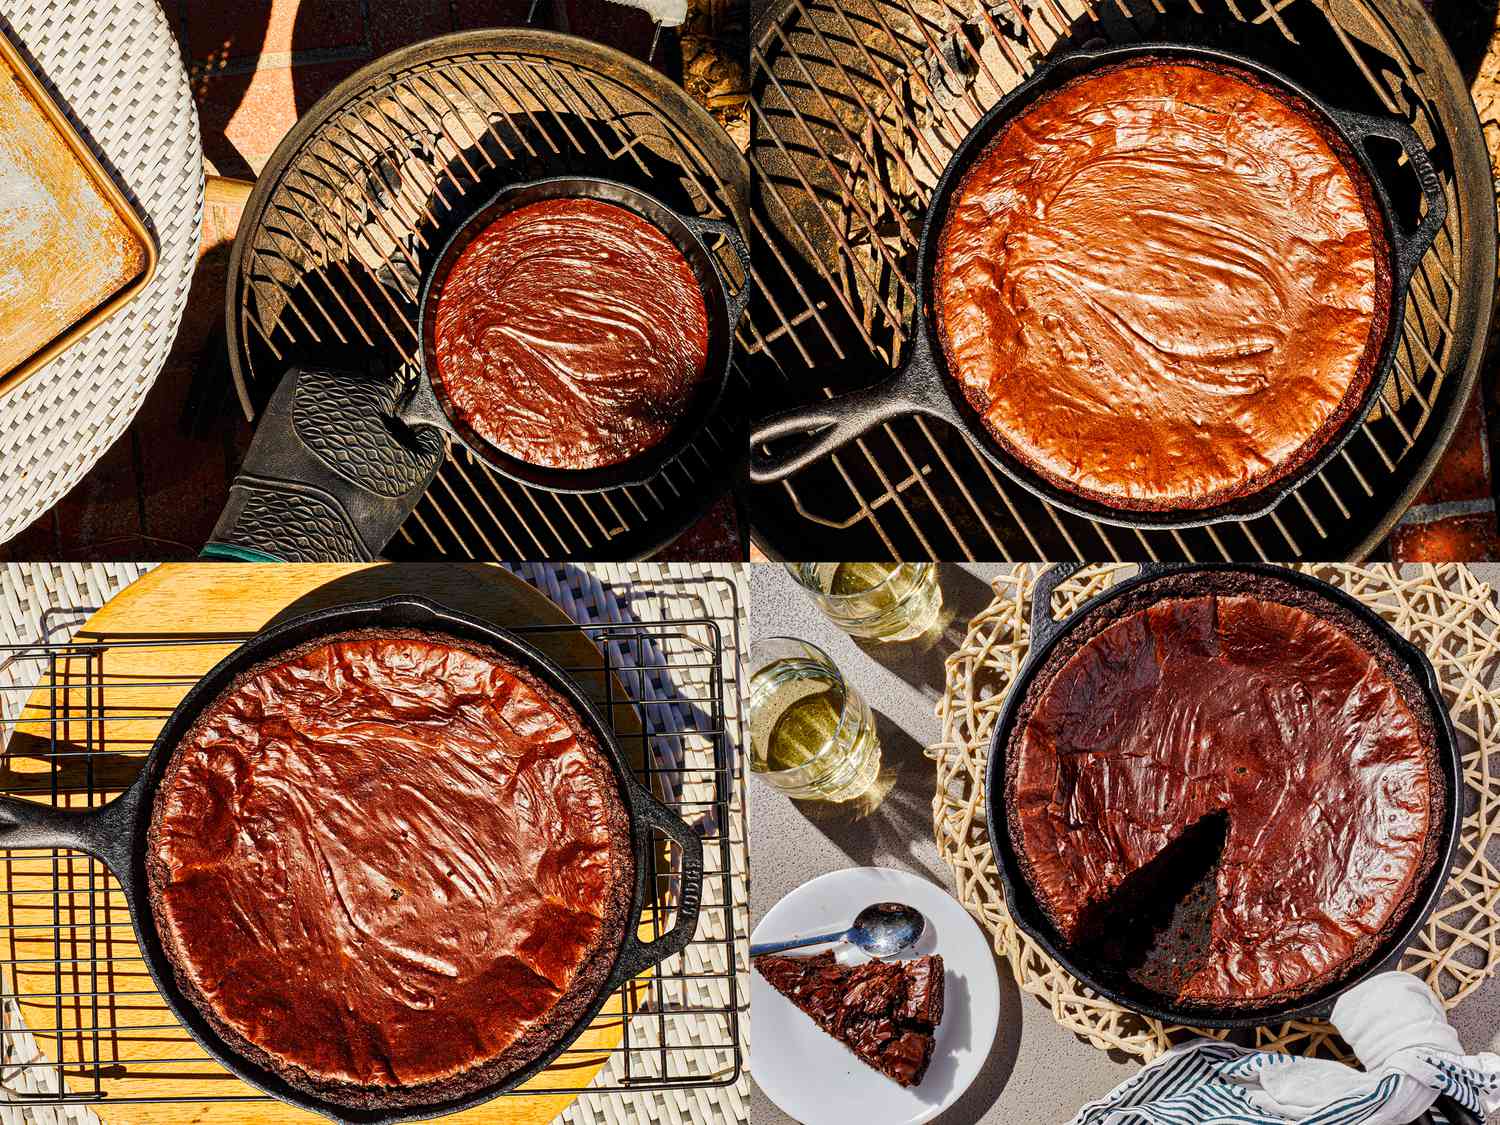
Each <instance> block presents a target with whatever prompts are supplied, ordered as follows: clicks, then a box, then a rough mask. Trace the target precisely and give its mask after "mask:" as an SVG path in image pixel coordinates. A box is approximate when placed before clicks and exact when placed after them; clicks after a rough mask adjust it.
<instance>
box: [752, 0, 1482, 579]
mask: <svg viewBox="0 0 1500 1125" xmlns="http://www.w3.org/2000/svg"><path fill="white" fill-rule="evenodd" d="M1142 40H1171V41H1180V42H1187V43H1199V44H1202V45H1212V46H1220V47H1225V48H1230V49H1234V50H1238V51H1240V52H1242V53H1245V54H1248V55H1252V56H1254V57H1257V58H1260V59H1262V60H1264V61H1265V62H1266V63H1267V64H1269V65H1271V66H1274V67H1276V68H1277V69H1280V70H1281V71H1283V72H1284V73H1287V74H1289V75H1291V76H1292V77H1293V78H1294V79H1296V80H1298V81H1299V82H1301V83H1303V84H1304V85H1306V86H1307V87H1309V88H1310V89H1311V90H1313V91H1314V92H1315V93H1317V94H1320V95H1322V96H1324V97H1326V98H1327V99H1328V100H1329V101H1330V103H1332V104H1335V105H1340V106H1344V107H1347V108H1352V109H1362V110H1365V111H1367V112H1380V113H1387V114H1394V115H1397V116H1401V117H1403V118H1405V119H1406V120H1408V121H1410V122H1411V123H1412V124H1413V126H1414V127H1415V128H1416V130H1417V132H1418V133H1419V134H1420V135H1421V137H1422V139H1423V141H1424V142H1425V143H1426V144H1427V146H1428V148H1429V151H1431V152H1432V154H1433V157H1434V160H1435V161H1436V163H1437V166H1438V168H1439V170H1440V171H1441V172H1442V175H1443V180H1444V186H1445V190H1446V192H1447V194H1448V198H1449V216H1448V220H1447V223H1446V225H1445V228H1444V230H1443V231H1442V232H1440V234H1439V235H1438V240H1437V243H1436V245H1435V247H1434V248H1433V250H1432V251H1430V252H1429V253H1428V254H1427V256H1426V259H1425V260H1424V262H1423V264H1422V268H1421V269H1420V271H1419V272H1418V274H1417V276H1416V278H1415V279H1414V280H1413V283H1412V288H1411V298H1410V301H1409V303H1408V307H1407V311H1406V320H1405V324H1404V326H1403V327H1404V331H1403V336H1402V341H1401V344H1400V346H1399V348H1398V352H1397V356H1396V362H1395V367H1394V369H1393V373H1392V376H1391V379H1390V381H1389V383H1388V384H1387V388H1386V393H1385V398H1384V401H1383V402H1382V403H1381V404H1379V405H1378V406H1377V407H1376V410H1375V412H1374V413H1373V414H1372V415H1371V417H1370V419H1369V420H1368V421H1367V422H1366V423H1365V424H1364V425H1363V426H1362V427H1361V428H1360V430H1359V431H1358V432H1357V433H1356V434H1355V435H1354V436H1353V437H1352V439H1351V440H1350V442H1349V444H1348V445H1347V446H1346V447H1345V449H1344V451H1343V453H1342V454H1341V455H1340V456H1338V457H1336V458H1335V459H1334V460H1333V461H1332V462H1331V463H1330V464H1329V466H1328V467H1327V468H1326V469H1325V470H1324V471H1323V472H1322V473H1320V474H1319V475H1318V476H1317V477H1315V478H1314V479H1312V480H1310V481H1309V482H1308V483H1307V484H1305V485H1304V486H1303V487H1302V488H1301V489H1299V490H1297V491H1296V492H1294V493H1292V494H1291V495H1290V496H1288V497H1287V498H1286V499H1285V500H1284V501H1283V502H1282V503H1281V504H1280V505H1279V506H1278V507H1277V508H1276V509H1275V510H1274V511H1272V512H1271V513H1270V514H1269V515H1267V516H1264V517H1261V518H1259V519H1256V520H1252V521H1242V522H1237V523H1226V524H1220V525H1218V526H1216V527H1210V528H1204V529H1190V530H1183V531H1138V530H1133V529H1127V528H1118V527H1112V526H1104V525H1101V524H1098V523H1095V522H1092V521H1090V520H1087V519H1084V518H1081V517H1077V516H1073V515H1071V514H1068V513H1064V512H1061V511H1059V510H1057V509H1055V508H1052V507H1051V506H1049V505H1047V504H1044V503H1042V502H1041V501H1039V500H1037V499H1036V498H1034V497H1032V496H1031V495H1030V494H1029V493H1027V492H1026V491H1024V490H1023V489H1021V488H1020V487H1019V486H1018V485H1016V484H1014V483H1013V482H1011V481H1009V480H1008V479H1007V478H1005V477H1003V476H1002V475H1001V474H999V473H998V471H996V470H995V469H993V468H992V467H991V466H990V465H989V463H988V462H987V461H985V460H983V459H982V457H980V455H979V454H977V453H976V452H975V451H974V450H973V449H972V448H971V447H970V446H969V445H968V444H967V442H966V441H964V440H963V439H962V436H961V435H958V434H952V433H949V432H948V427H947V426H946V424H944V423H941V422H936V421H931V420H929V419H926V418H906V419H901V420H899V421H897V422H894V423H889V424H887V425H885V426H883V427H880V428H878V429H876V430H874V431H871V432H870V433H869V434H867V435H865V436H864V437H863V438H862V439H860V440H858V441H857V442H852V443H850V444H849V445H847V446H845V447H844V448H843V449H842V450H840V451H838V452H837V453H834V454H831V455H829V456H828V457H825V458H824V459H823V460H822V461H821V462H819V463H818V464H817V465H815V466H813V467H812V468H810V469H808V470H806V471H804V472H803V473H801V474H799V475H798V476H797V477H795V478H793V479H791V480H789V481H786V482H783V483H781V484H776V485H766V486H762V487H759V488H757V489H756V490H755V494H754V496H753V499H752V504H751V508H752V515H753V519H754V523H755V531H756V536H757V539H758V541H759V542H761V544H762V545H763V546H764V547H765V548H766V549H767V550H768V551H770V552H772V553H775V554H781V555H785V556H786V557H795V558H834V557H843V558H852V557H859V558H864V557H874V556H880V555H890V556H893V557H896V558H915V557H923V558H927V557H931V558H955V557H962V558H982V559H988V558H1002V559H1013V558H1022V559H1024V558H1048V559H1052V558H1070V557H1071V558H1083V559H1122V560H1124V559H1173V558H1182V559H1220V558H1223V559H1246V558H1249V559H1254V558H1261V559H1277V560H1290V559H1296V558H1302V557H1312V558H1338V557H1343V556H1357V555H1364V554H1367V553H1368V552H1370V551H1371V550H1372V549H1374V547H1375V546H1376V545H1377V544H1378V543H1379V542H1380V540H1381V539H1383V537H1384V536H1385V534H1386V532H1387V531H1388V530H1389V529H1390V526H1391V525H1392V524H1393V523H1394V521H1395V519H1396V518H1397V517H1398V516H1399V515H1400V513H1401V512H1402V511H1404V510H1405V508H1406V506H1407V505H1408V504H1409V503H1410V502H1411V500H1412V499H1413V498H1414V496H1415V494H1416V492H1417V490H1418V489H1419V488H1420V487H1421V485H1422V484H1423V483H1424V482H1425V481H1426V479H1427V477H1428V475H1430V473H1431V470H1432V468H1433V466H1434V465H1435V464H1436V461H1437V458H1438V457H1439V456H1440V455H1441V453H1442V449H1443V446H1444V445H1445V443H1446V442H1447V440H1448V438H1449V436H1451V433H1452V429H1453V427H1454V425H1456V423H1457V419H1458V415H1459V412H1460V410H1461V409H1462V407H1463V405H1464V404H1465V402H1466V401H1467V399H1468V397H1469V395H1470V393H1471V391H1472V389H1473V386H1474V383H1475V380H1476V378H1477V374H1478V366H1479V361H1480V358H1481V352H1482V348H1483V341H1484V338H1485V333H1486V331H1487V327H1488V321H1489V315H1490V301H1491V296H1492V290H1493V284H1494V262H1493V257H1494V245H1495V233H1494V229H1495V228H1494V203H1493V197H1492V195H1491V192H1490V188H1489V163H1488V158H1487V155H1486V151H1485V147H1484V143H1483V138H1482V136H1481V135H1480V133H1479V129H1478V122H1477V120H1476V118H1475V116H1474V111H1473V107H1472V103H1471V102H1470V101H1469V98H1468V94H1467V91H1466V90H1465V89H1464V86H1463V82H1462V80H1461V78H1460V76H1459V74H1458V72H1457V69H1456V67H1455V66H1454V65H1453V63H1452V60H1451V57H1449V56H1448V54H1447V48H1446V47H1445V46H1444V45H1443V43H1442V41H1441V39H1440V37H1439V36H1438V33H1437V31H1436V29H1435V28H1434V27H1433V25H1432V23H1431V21H1430V20H1429V19H1428V17H1427V16H1426V15H1425V13H1423V12H1422V11H1421V10H1420V8H1419V7H1418V5H1417V3H1416V0H1275V2H1273V0H984V2H981V3H979V4H977V5H971V4H962V3H960V2H958V0H952V2H949V0H783V2H781V3H779V4H777V5H776V7H775V10H774V12H767V13H765V14H764V18H763V19H762V20H761V22H760V23H759V24H758V25H757V27H756V29H755V34H754V36H753V42H752V48H751V53H752V58H751V66H752V79H751V90H752V98H751V104H752V112H753V115H754V116H753V120H752V141H751V151H750V162H751V168H752V173H753V177H754V185H755V194H754V198H753V201H752V222H753V224H754V237H755V239H756V241H755V247H756V251H757V260H756V263H755V272H756V275H757V276H756V282H757V298H756V300H755V301H754V302H752V305H751V312H750V317H749V323H748V326H747V327H746V329H745V332H746V334H747V335H748V336H749V337H750V339H751V344H752V347H751V354H750V355H748V356H747V358H746V360H745V364H746V366H747V368H749V369H750V373H751V375H752V377H753V378H756V379H763V380H768V381H771V382H774V383H775V384H776V385H778V386H781V387H784V388H786V391H785V393H786V394H787V395H788V396H789V397H790V398H791V399H793V400H796V401H806V400H809V399H811V398H813V397H815V396H817V395H818V394H820V393H831V392H834V391H837V390H847V389H849V388H850V387H851V386H861V385H865V384H868V383H871V382H874V381H876V380H877V379H878V378H879V377H880V375H881V374H883V373H884V372H886V371H888V370H893V369H894V368H895V366H896V364H897V361H898V360H899V359H900V358H901V357H902V355H903V354H904V351H905V344H906V338H905V337H906V332H907V329H908V325H909V320H910V316H911V312H912V309H913V307H914V302H915V300H916V299H917V295H916V293H915V291H914V288H913V284H914V283H913V279H912V274H913V271H914V268H915V258H916V249H917V238H918V236H919V233H920V229H921V220H922V215H923V213H924V212H925V208H926V205H927V201H928V197H929V194H930V192H931V190H932V188H933V186H934V185H935V183H936V180H937V177H938V175H939V173H940V172H941V171H942V169H943V167H944V165H945V164H946V162H947V159H948V157H949V155H950V154H951V152H952V151H953V149H954V148H955V147H956V146H957V144H958V143H959V141H960V140H961V139H962V138H963V136H964V135H965V134H966V133H967V132H968V131H969V129H970V127H971V126H972V125H973V124H974V123H975V122H976V121H977V120H978V119H979V117H980V116H981V115H982V114H983V113H984V111H985V110H987V109H988V108H989V107H990V106H992V105H994V103H995V102H996V101H998V100H999V99H1000V98H1001V96H1003V95H1004V94H1005V93H1007V92H1008V91H1010V90H1012V89H1014V88H1015V87H1016V86H1017V85H1019V84H1020V82H1021V81H1023V80H1024V78H1025V77H1026V76H1027V75H1029V74H1030V73H1031V71H1032V70H1033V69H1034V68H1035V66H1036V63H1037V61H1038V60H1039V59H1041V58H1044V57H1046V56H1047V55H1048V54H1049V53H1050V52H1052V51H1054V50H1061V49H1069V48H1077V47H1081V46H1084V45H1085V44H1088V43H1090V42H1094V41H1109V42H1131V41H1142ZM1371 156H1372V158H1374V160H1375V162H1376V164H1377V166H1378V167H1379V168H1380V169H1381V171H1382V172H1384V173H1387V174H1386V176H1385V179H1386V181H1387V183H1388V184H1390V185H1391V188H1392V196H1393V201H1394V202H1395V203H1396V207H1397V211H1398V213H1400V214H1402V215H1403V217H1404V218H1405V219H1406V220H1407V221H1411V220H1412V219H1413V218H1414V215H1413V212H1414V211H1415V209H1416V207H1417V199H1418V193H1417V189H1416V181H1415V177H1414V176H1413V175H1412V174H1411V172H1410V170H1409V169H1408V168H1405V167H1402V166H1398V165H1397V163H1396V157H1395V155H1394V154H1393V152H1390V151H1386V150H1385V149H1384V148H1381V149H1378V150H1377V149H1372V150H1371ZM830 371H831V372H833V374H832V375H830V374H829V373H830Z"/></svg>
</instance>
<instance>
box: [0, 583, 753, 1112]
mask: <svg viewBox="0 0 1500 1125" xmlns="http://www.w3.org/2000/svg"><path fill="white" fill-rule="evenodd" d="M149 569H150V565H140V564H86V563H65V564H9V565H4V566H0V643H16V642H19V641H32V640H35V639H37V638H40V637H42V636H43V635H44V633H45V634H46V635H48V636H49V637H50V638H52V639H58V638H60V637H61V636H67V635H71V634H72V633H73V632H74V631H76V630H77V628H78V627H79V626H80V625H81V624H82V622H83V618H82V617H73V618H67V619H61V618H57V617H56V616H54V615H49V611H50V610H53V609H55V607H58V606H97V605H102V604H103V603H104V602H105V601H107V600H109V598H111V597H112V596H113V595H115V594H116V593H118V592H119V591H120V590H122V589H124V588H125V587H126V586H128V585H130V583H131V582H133V581H135V579H136V578H138V577H139V576H140V575H141V574H142V573H143V572H144V571H146V570H149ZM507 569H510V570H512V571H514V572H515V573H516V574H518V575H520V577H521V578H523V579H525V580H526V581H527V582H529V583H530V584H531V585H533V586H535V587H536V588H537V589H539V590H540V591H541V592H542V593H544V594H546V595H547V596H548V597H549V598H551V599H552V600H553V601H554V602H556V603H557V604H558V605H559V606H561V607H562V608H563V610H564V611H565V612H566V613H567V614H568V615H569V616H570V617H572V618H573V619H574V620H575V621H579V622H604V621H611V622H618V621H626V620H630V619H631V617H632V616H633V617H634V618H635V619H638V620H646V621H674V620H675V621H684V622H690V621H694V620H701V619H703V618H716V619H719V620H721V621H722V620H725V619H728V620H731V621H737V622H738V624H737V625H736V627H734V628H732V629H728V630H726V631H725V633H724V636H723V661H722V665H721V667H720V668H719V669H718V672H719V674H721V675H722V676H723V680H724V694H725V722H726V726H727V729H728V731H729V733H730V737H731V739H732V740H737V738H738V731H739V727H740V718H741V716H740V706H739V690H740V688H739V679H738V671H737V670H738V663H739V661H738V646H739V644H740V643H741V637H742V633H743V620H744V606H745V580H744V574H743V568H741V567H738V566H736V565H734V564H714V563H709V564H693V565H687V564H680V563H674V564H666V565H652V564H581V565H575V564H570V563H521V564H516V565H512V566H509V567H508V568H507ZM663 646H664V647H665V649H666V651H665V652H663V653H662V654H661V655H662V657H664V659H665V661H666V662H667V664H669V665H670V666H671V669H672V676H673V679H674V681H675V682H676V683H677V684H678V685H679V687H680V685H683V684H685V683H687V682H688V681H691V680H693V679H695V678H702V679H704V680H706V679H707V678H708V677H709V676H711V675H712V674H713V673H714V669H712V668H710V667H709V666H708V665H707V664H705V663H704V662H702V661H701V659H695V658H694V655H693V651H692V650H691V648H690V647H684V646H688V642H687V641H685V640H667V641H664V642H663ZM36 674H37V673H36V665H35V663H34V662H9V663H6V662H4V661H0V720H3V722H0V745H3V744H4V735H6V734H8V733H9V730H10V722H11V721H13V720H14V719H15V718H16V716H17V715H18V714H19V713H20V710H21V707H22V705H23V704H24V703H25V700H26V698H27V695H28V693H27V692H26V691H25V690H20V691H18V690H16V689H17V688H18V687H24V686H25V684H24V680H25V679H26V678H27V677H30V678H31V680H32V681H33V682H34V680H35V677H36ZM650 680H651V676H650V674H649V672H648V678H647V682H646V684H645V685H644V693H645V695H646V696H647V698H653V697H654V698H656V699H658V700H660V702H658V703H655V704H648V706H654V707H656V708H657V714H655V715H654V716H653V723H652V725H653V729H655V730H658V731H662V730H672V729H676V728H675V727H674V724H673V722H672V717H671V715H670V713H669V712H670V710H671V708H673V707H676V706H681V704H680V703H677V702H674V701H673V700H674V698H680V697H681V696H678V695H676V694H675V693H674V692H672V691H668V690H667V689H666V688H665V687H664V686H653V684H652V683H651V682H650ZM688 697H689V698H691V697H692V693H691V692H689V693H688ZM707 796H708V795H707V794H705V793H701V792H693V791H685V792H683V793H682V794H680V799H681V800H683V801H685V802H704V801H706V798H707ZM744 815H745V807H744V800H743V793H742V792H741V793H738V794H737V796H736V798H735V800H734V801H733V804H732V808H731V813H730V817H731V824H730V826H729V835H730V838H731V840H733V841H735V843H736V846H735V847H734V848H733V849H732V850H731V856H732V859H731V864H732V871H731V873H730V879H729V881H730V882H731V883H732V884H733V890H732V892H731V893H732V895H733V902H734V903H735V904H736V905H735V910H734V923H733V924H734V936H735V939H736V940H735V955H734V956H735V961H736V963H737V965H738V971H739V973H740V976H741V979H743V974H744V973H745V972H746V971H748V963H749V952H748V943H749V932H750V929H749V927H750V921H749V907H748V905H747V904H748V902H749V889H748V873H747V863H746V858H747V857H746V852H745V846H744V845H745V839H746V835H745V832H746V829H745V823H744ZM713 851H714V850H713V849H710V852H711V853H712V852H713ZM718 862H719V861H718V856H717V854H716V853H715V854H709V853H706V854H705V869H706V870H707V871H708V872H710V873H712V872H713V871H715V870H716V868H717V866H718ZM699 932H700V935H701V936H706V937H712V938H722V937H723V936H724V919H723V916H722V913H721V912H718V911H712V910H706V911H705V912H704V914H703V916H702V920H701V921H700V931H699ZM684 957H685V958H686V959H687V963H686V965H685V967H684V970H683V971H684V972H685V973H686V974H689V975H691V974H699V975H709V974H712V975H715V976H718V975H727V972H728V969H729V965H728V963H727V953H726V951H725V948H724V946H723V945H722V944H719V943H716V942H707V943H695V944H694V945H693V946H692V947H691V948H690V949H689V950H688V952H687V953H686V954H684ZM704 987H708V986H704ZM711 987H713V988H715V989H716V990H717V992H716V995H715V996H714V997H713V999H714V1000H715V1001H716V1003H717V1004H718V1005H720V1006H722V1007H723V1008H724V1013H723V1014H715V1015H705V1016H703V1017H702V1018H699V1019H697V1020H696V1021H694V1023H693V1025H692V1027H691V1028H690V1029H687V1030H686V1031H684V1028H683V1027H682V1025H681V1022H682V1021H676V1022H674V1024H673V1029H672V1034H673V1036H674V1037H675V1040H676V1041H675V1042H674V1044H673V1046H674V1047H675V1048H676V1049H674V1051H673V1052H672V1058H673V1060H674V1062H673V1065H674V1068H676V1067H679V1066H680V1067H681V1068H682V1069H681V1070H680V1071H675V1075H676V1076H677V1077H686V1076H688V1075H700V1076H702V1078H703V1080H704V1081H710V1080H712V1079H714V1078H715V1077H717V1076H722V1075H725V1074H728V1073H730V1072H731V1070H732V1068H733V1066H734V1058H733V1051H732V1050H731V1048H730V1044H729V1040H730V1034H729V1030H728V1020H729V1015H728V1011H729V1009H730V1008H731V1007H733V1008H735V1009H737V1014H738V1017H739V1019H740V1021H741V1026H742V1029H743V1028H744V1026H745V1024H746V1023H747V1021H748V1011H747V1005H748V1003H749V989H748V987H744V986H741V987H740V988H739V989H738V990H737V993H736V995H734V996H731V995H730V992H729V986H728V984H727V983H725V982H724V981H722V980H717V981H715V982H714V983H713V984H712V986H711ZM0 1001H3V1006H0V1015H3V1018H0V1026H3V1028H4V1029H5V1034H3V1035H0V1125H98V1122H99V1118H98V1117H97V1116H96V1115H95V1113H94V1112H93V1110H92V1109H90V1108H89V1107H88V1106H85V1105H64V1106H23V1105H19V1104H16V1102H15V1101H11V1102H10V1103H9V1104H7V1101H6V1099H7V1097H8V1096H9V1097H14V1098H24V1097H26V1096H32V1097H36V1096H46V1095H48V1094H51V1093H54V1091H53V1090H52V1089H51V1088H49V1081H50V1080H51V1075H52V1070H51V1069H50V1068H27V1067H22V1066H19V1065H18V1064H20V1063H24V1062H28V1061H32V1060H34V1059H36V1058H38V1057H40V1054H39V1051H38V1048H37V1045H36V1043H35V1041H34V1040H33V1039H32V1038H31V1036H30V1035H28V1034H25V1033H24V1032H23V1028H24V1024H23V1023H22V1021H21V1016H20V1012H19V1010H18V1009H17V1008H16V1007H15V1005H14V1004H13V1003H12V1002H11V1001H10V999H9V998H8V997H0ZM649 1024H650V1021H642V1030H643V1031H644V1030H645V1029H646V1028H647V1027H648V1026H649ZM647 1034H649V1032H647ZM684 1034H688V1035H691V1037H692V1043H691V1044H688V1043H685V1042H683V1041H682V1036H683V1035H684ZM654 1045H655V1044H654V1043H650V1042H648V1043H639V1042H637V1043H636V1044H635V1046H636V1048H637V1049H649V1048H650V1047H652V1046H654ZM620 1079H621V1058H620V1055H619V1053H618V1052H617V1053H616V1055H615V1056H613V1057H612V1058H611V1060H610V1062H609V1063H608V1064H606V1066H605V1068H604V1070H603V1071H602V1072H601V1073H600V1074H599V1076H598V1077H597V1078H596V1079H595V1085H598V1086H614V1085H618V1084H619V1082H620ZM749 1112H750V1111H749V1078H748V1077H747V1076H746V1075H745V1074H744V1073H741V1074H740V1076H739V1078H738V1080H737V1081H736V1082H735V1083H734V1084H732V1085H729V1086H694V1085H690V1084H684V1085H683V1086H681V1087H677V1088H673V1089H669V1090H638V1091H631V1092H628V1093H612V1094H608V1095H595V1096H590V1095H584V1096H582V1097H580V1098H578V1100H576V1101H575V1102H574V1103H573V1104H572V1106H570V1107H569V1108H568V1110H567V1112H565V1113H564V1114H563V1115H562V1116H561V1117H560V1118H559V1120H560V1121H566V1122H568V1123H569V1125H604V1123H609V1125H624V1123H626V1122H629V1123H633V1125H635V1123H638V1125H649V1123H659V1125H721V1123H723V1122H744V1121H747V1120H748V1119H749Z"/></svg>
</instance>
